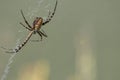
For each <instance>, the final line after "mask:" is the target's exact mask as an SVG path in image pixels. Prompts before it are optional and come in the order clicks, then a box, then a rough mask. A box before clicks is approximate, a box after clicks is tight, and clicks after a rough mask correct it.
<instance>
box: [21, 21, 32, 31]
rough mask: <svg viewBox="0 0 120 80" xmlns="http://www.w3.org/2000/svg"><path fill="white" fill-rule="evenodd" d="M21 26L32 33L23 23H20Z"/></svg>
mask: <svg viewBox="0 0 120 80" xmlns="http://www.w3.org/2000/svg"><path fill="white" fill-rule="evenodd" d="M20 24H21V25H22V26H23V27H25V28H26V29H28V30H29V31H31V29H30V28H28V27H26V26H25V25H24V24H23V23H21V22H20Z"/></svg>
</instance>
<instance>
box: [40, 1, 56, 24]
mask: <svg viewBox="0 0 120 80" xmlns="http://www.w3.org/2000/svg"><path fill="white" fill-rule="evenodd" d="M56 8H57V0H56V4H55V8H54V11H53V13H52V14H51V16H50V11H49V15H48V18H47V19H46V21H45V22H43V24H42V25H45V24H47V23H48V22H50V21H51V19H52V18H53V16H54V14H55V11H56Z"/></svg>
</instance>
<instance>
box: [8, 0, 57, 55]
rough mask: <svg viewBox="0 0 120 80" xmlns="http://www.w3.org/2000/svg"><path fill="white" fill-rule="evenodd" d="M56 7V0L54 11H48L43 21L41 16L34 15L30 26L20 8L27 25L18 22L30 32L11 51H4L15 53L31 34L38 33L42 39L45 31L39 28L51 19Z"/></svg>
mask: <svg viewBox="0 0 120 80" xmlns="http://www.w3.org/2000/svg"><path fill="white" fill-rule="evenodd" d="M56 7H57V0H56V4H55V8H54V11H53V12H52V13H51V12H49V15H48V18H47V19H46V20H45V21H43V18H41V17H36V19H35V20H34V21H33V25H32V26H31V25H30V24H29V23H28V21H27V20H26V18H25V16H24V14H23V11H22V10H21V14H22V17H23V19H24V21H25V23H26V24H27V27H26V26H25V25H24V24H23V23H21V22H20V24H21V25H22V26H23V27H25V28H26V29H28V30H29V31H30V32H29V34H28V36H27V37H26V39H25V40H24V42H23V43H22V44H21V45H18V46H17V48H15V49H12V50H13V51H6V53H17V52H18V51H19V50H20V49H21V48H22V47H23V46H24V45H25V44H26V43H27V41H28V40H29V39H30V37H31V36H32V34H35V33H38V34H39V35H40V37H41V40H42V36H44V37H47V35H46V34H45V32H44V31H40V29H41V27H42V26H43V25H45V24H47V23H48V22H50V21H51V19H52V18H53V16H54V14H55V11H56ZM10 50H11V49H10Z"/></svg>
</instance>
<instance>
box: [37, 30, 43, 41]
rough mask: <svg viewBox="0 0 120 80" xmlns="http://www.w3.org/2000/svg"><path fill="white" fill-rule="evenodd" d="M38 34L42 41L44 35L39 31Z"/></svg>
mask: <svg viewBox="0 0 120 80" xmlns="http://www.w3.org/2000/svg"><path fill="white" fill-rule="evenodd" d="M37 33H38V34H39V36H40V37H41V41H42V34H41V33H40V32H39V31H37Z"/></svg>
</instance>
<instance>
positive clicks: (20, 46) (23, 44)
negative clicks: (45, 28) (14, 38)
mask: <svg viewBox="0 0 120 80" xmlns="http://www.w3.org/2000/svg"><path fill="white" fill-rule="evenodd" d="M33 32H34V31H31V32H30V33H29V34H28V36H27V37H26V39H25V40H24V42H23V43H22V44H21V45H18V46H17V47H16V48H15V49H12V51H11V50H9V51H6V53H17V52H18V51H19V50H20V49H22V47H23V46H25V44H26V43H27V42H28V40H29V39H30V37H31V36H32V34H33Z"/></svg>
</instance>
